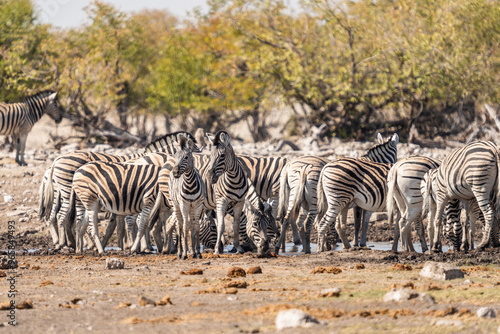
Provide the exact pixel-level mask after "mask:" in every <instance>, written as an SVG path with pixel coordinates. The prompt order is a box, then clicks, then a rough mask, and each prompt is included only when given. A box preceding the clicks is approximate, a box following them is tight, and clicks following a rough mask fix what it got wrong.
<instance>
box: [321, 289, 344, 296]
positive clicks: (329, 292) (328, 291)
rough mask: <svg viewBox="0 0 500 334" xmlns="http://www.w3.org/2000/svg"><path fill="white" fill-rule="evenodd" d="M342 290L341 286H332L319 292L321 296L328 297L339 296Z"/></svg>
mask: <svg viewBox="0 0 500 334" xmlns="http://www.w3.org/2000/svg"><path fill="white" fill-rule="evenodd" d="M341 291H342V290H341V289H340V288H331V289H323V290H321V292H320V293H319V296H320V297H323V298H327V297H338V296H340V292H341Z"/></svg>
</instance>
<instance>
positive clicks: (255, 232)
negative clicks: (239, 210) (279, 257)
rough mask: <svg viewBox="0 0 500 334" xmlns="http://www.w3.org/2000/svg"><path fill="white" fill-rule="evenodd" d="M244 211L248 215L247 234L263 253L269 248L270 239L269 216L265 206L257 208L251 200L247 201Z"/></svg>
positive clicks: (260, 252)
mask: <svg viewBox="0 0 500 334" xmlns="http://www.w3.org/2000/svg"><path fill="white" fill-rule="evenodd" d="M243 212H244V213H245V215H246V216H247V226H246V230H247V235H248V237H249V238H250V239H251V240H252V241H253V243H254V244H255V246H257V252H258V254H259V255H263V254H264V253H266V252H267V251H268V250H269V241H268V240H267V224H268V218H267V215H266V214H265V212H264V206H262V207H261V208H255V207H254V206H253V205H252V204H251V203H250V202H249V201H245V205H244V206H243Z"/></svg>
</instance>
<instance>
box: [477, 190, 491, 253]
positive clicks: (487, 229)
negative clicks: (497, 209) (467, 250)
mask: <svg viewBox="0 0 500 334" xmlns="http://www.w3.org/2000/svg"><path fill="white" fill-rule="evenodd" d="M477 202H478V204H479V203H480V201H479V200H478V201H477ZM479 208H480V209H481V212H482V213H483V217H484V230H483V238H482V240H481V242H480V243H479V245H478V246H477V250H479V251H480V250H484V248H486V247H487V246H488V244H489V243H490V239H491V238H492V235H491V231H492V226H493V220H494V218H495V215H494V212H493V206H492V205H491V202H490V201H489V200H488V201H487V202H486V203H484V204H483V205H481V206H480V207H479Z"/></svg>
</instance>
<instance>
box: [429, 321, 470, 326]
mask: <svg viewBox="0 0 500 334" xmlns="http://www.w3.org/2000/svg"><path fill="white" fill-rule="evenodd" d="M463 325H464V323H463V322H462V321H460V320H451V319H441V320H438V321H436V322H435V323H434V326H446V327H451V326H455V327H462V326H463Z"/></svg>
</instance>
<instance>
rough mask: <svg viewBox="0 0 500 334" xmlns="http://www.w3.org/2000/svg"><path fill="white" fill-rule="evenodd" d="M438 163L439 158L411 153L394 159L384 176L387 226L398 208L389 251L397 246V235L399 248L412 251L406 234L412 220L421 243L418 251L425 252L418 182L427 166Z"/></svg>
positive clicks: (427, 168) (435, 165) (430, 166)
mask: <svg viewBox="0 0 500 334" xmlns="http://www.w3.org/2000/svg"><path fill="white" fill-rule="evenodd" d="M438 166H439V161H437V160H435V159H432V158H428V157H422V156H411V157H407V158H405V159H401V160H399V161H398V162H396V163H395V164H394V165H393V166H392V167H391V170H390V172H389V175H388V178H387V184H388V185H387V187H388V193H387V215H388V217H389V226H392V223H393V220H394V214H395V212H396V210H398V212H399V213H398V216H399V215H400V219H399V220H398V221H397V222H396V225H395V226H394V242H393V245H392V250H394V251H396V250H397V248H398V239H399V237H401V249H402V250H406V251H413V252H414V251H415V249H414V248H413V244H412V243H411V239H410V238H409V233H410V232H411V229H410V226H411V225H410V224H411V223H412V222H413V221H414V222H415V228H416V229H417V232H418V235H419V237H420V243H421V245H422V252H423V253H424V252H425V251H427V249H428V248H427V243H426V241H425V235H424V231H423V224H422V203H423V200H422V192H421V190H420V182H421V181H422V180H423V178H424V174H425V173H426V172H427V171H428V170H429V169H431V168H436V167H438Z"/></svg>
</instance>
